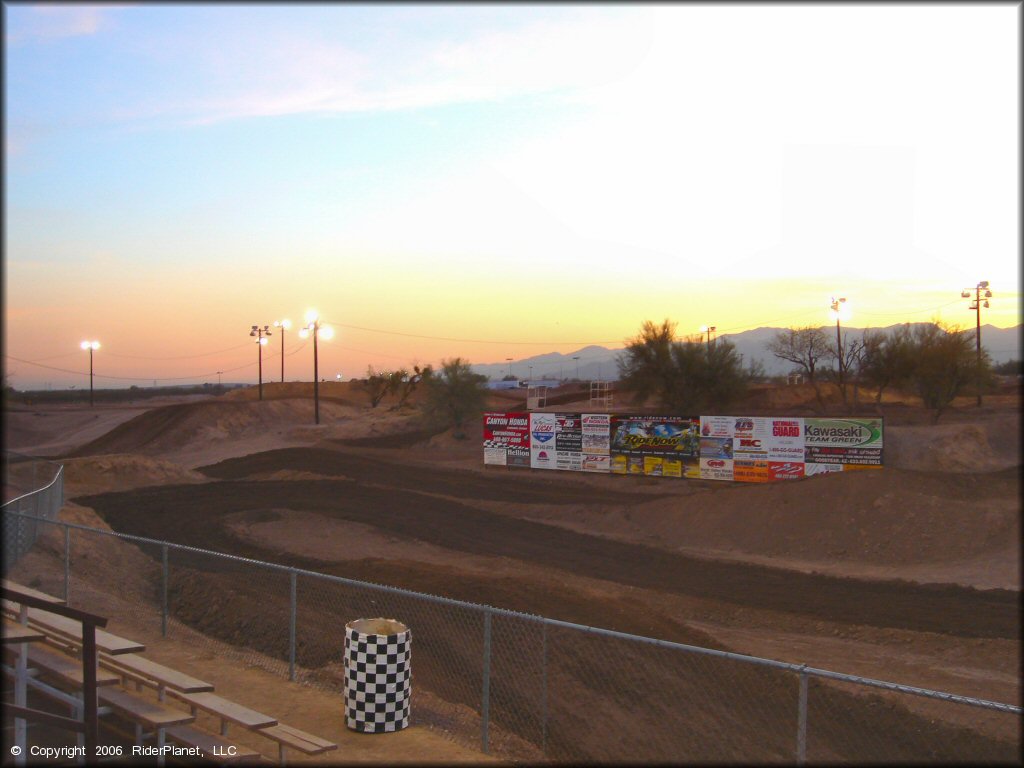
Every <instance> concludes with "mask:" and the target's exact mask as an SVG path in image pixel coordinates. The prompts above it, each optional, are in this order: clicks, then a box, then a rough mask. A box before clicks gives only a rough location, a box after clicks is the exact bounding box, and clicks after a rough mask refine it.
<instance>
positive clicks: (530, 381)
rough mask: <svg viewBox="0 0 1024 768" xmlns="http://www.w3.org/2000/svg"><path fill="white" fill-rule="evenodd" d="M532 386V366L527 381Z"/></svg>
mask: <svg viewBox="0 0 1024 768" xmlns="http://www.w3.org/2000/svg"><path fill="white" fill-rule="evenodd" d="M527 381H528V382H529V383H530V384H533V366H532V365H531V366H530V378H528V379H527Z"/></svg>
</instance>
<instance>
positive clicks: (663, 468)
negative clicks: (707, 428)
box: [609, 416, 700, 477]
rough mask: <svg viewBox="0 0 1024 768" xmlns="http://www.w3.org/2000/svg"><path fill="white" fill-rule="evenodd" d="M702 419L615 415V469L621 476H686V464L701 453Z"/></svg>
mask: <svg viewBox="0 0 1024 768" xmlns="http://www.w3.org/2000/svg"><path fill="white" fill-rule="evenodd" d="M699 433H700V419H697V418H688V417H683V416H615V417H613V418H612V422H611V434H612V437H611V445H610V446H609V449H610V452H611V469H612V472H617V473H620V474H648V475H663V476H666V475H667V476H670V477H682V476H683V462H684V461H685V460H687V459H690V460H694V459H696V458H697V456H699V450H700V442H699V441H700V436H699Z"/></svg>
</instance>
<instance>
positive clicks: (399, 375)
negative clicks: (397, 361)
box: [391, 365, 433, 410]
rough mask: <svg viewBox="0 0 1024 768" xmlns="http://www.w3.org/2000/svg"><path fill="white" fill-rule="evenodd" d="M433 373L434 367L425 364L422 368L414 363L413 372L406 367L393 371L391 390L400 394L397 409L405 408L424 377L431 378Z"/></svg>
mask: <svg viewBox="0 0 1024 768" xmlns="http://www.w3.org/2000/svg"><path fill="white" fill-rule="evenodd" d="M432 373H433V368H431V366H430V365H425V366H423V367H422V368H421V367H420V366H419V365H413V367H412V373H410V372H409V370H408V369H406V368H399V369H398V370H397V371H392V373H391V380H392V381H391V391H392V392H394V393H395V394H397V395H398V404H397V405H395V409H396V410H397V409H401V408H404V407H405V404H406V402H407V401H408V400H409V397H410V395H412V393H413V392H415V391H416V388H417V387H418V386H419V385H420V384H421V383H422V382H423V381H424V379H429V378H430V376H431V374H432Z"/></svg>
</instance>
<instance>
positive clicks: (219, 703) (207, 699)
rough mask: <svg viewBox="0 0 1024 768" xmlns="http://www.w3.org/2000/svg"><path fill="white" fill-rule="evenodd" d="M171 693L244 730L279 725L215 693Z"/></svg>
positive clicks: (271, 718)
mask: <svg viewBox="0 0 1024 768" xmlns="http://www.w3.org/2000/svg"><path fill="white" fill-rule="evenodd" d="M169 693H170V694H171V695H172V696H174V697H175V698H177V699H180V700H181V701H184V702H185V703H186V704H188V705H189V706H192V707H196V708H197V709H201V710H203V711H204V712H209V713H210V714H213V715H216V716H217V717H219V718H221V720H227V721H228V722H231V723H235V724H237V725H241V726H243V727H244V728H251V729H253V730H258V729H260V728H267V727H268V726H271V725H277V720H276V719H275V718H273V717H271V716H270V715H264V714H263V713H262V712H256V711H255V710H252V709H249V708H248V707H243V706H242V705H241V704H238V703H237V702H234V701H228V700H227V699H225V698H224V697H222V696H218V695H217V694H215V693H178V692H177V691H169Z"/></svg>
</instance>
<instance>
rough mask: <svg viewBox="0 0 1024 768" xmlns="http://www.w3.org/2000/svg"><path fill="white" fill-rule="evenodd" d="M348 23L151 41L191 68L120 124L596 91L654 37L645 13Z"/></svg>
mask: <svg viewBox="0 0 1024 768" xmlns="http://www.w3.org/2000/svg"><path fill="white" fill-rule="evenodd" d="M412 13H413V12H412V11H410V14H412ZM346 18H347V17H344V16H338V17H337V22H338V25H339V30H340V32H339V33H338V34H332V33H331V32H332V31H333V30H331V29H327V28H325V29H321V30H316V31H314V32H312V33H311V32H309V31H308V30H302V29H299V28H288V27H287V26H285V25H280V26H277V27H273V26H271V25H266V24H263V23H257V22H253V23H251V24H249V25H247V26H236V27H234V28H233V29H232V30H231V31H230V33H228V32H227V29H226V28H224V27H222V24H224V23H226V22H225V21H222V20H220V19H216V18H215V19H213V20H212V21H211V20H210V19H207V22H208V24H207V26H206V27H205V28H204V30H203V32H202V33H201V34H197V35H195V36H192V37H191V38H185V36H182V37H179V38H177V39H176V40H174V41H171V40H170V39H167V40H163V41H162V42H161V41H150V44H147V45H146V55H147V56H149V57H150V59H151V60H152V61H153V62H154V63H156V64H157V65H158V66H160V67H161V68H162V67H180V64H181V62H182V61H187V62H190V63H191V68H190V69H188V70H180V69H179V79H178V80H177V81H176V82H174V83H169V84H168V85H167V86H166V88H164V89H161V92H159V93H154V94H151V96H150V97H147V98H146V99H145V100H142V101H137V102H135V103H134V104H132V105H130V106H128V107H127V108H126V109H125V110H124V112H122V114H121V117H134V118H142V119H146V118H156V117H160V118H168V117H178V118H179V119H182V120H184V121H185V122H186V123H189V124H210V123H217V122H222V121H227V120H233V119H242V118H249V117H263V116H276V115H290V114H302V113H320V114H325V113H344V112H377V111H393V110H401V109H415V108H424V107H433V106H443V105H449V104H455V103H464V102H475V101H495V100H501V99H505V98H513V97H519V96H525V95H533V94H541V93H551V92H557V91H563V90H567V89H575V88H583V87H591V86H596V85H600V84H603V83H605V82H608V81H610V80H614V79H615V78H618V77H621V76H622V75H623V74H625V73H628V72H629V71H631V69H632V68H633V66H634V65H635V62H636V61H637V60H638V59H640V58H642V56H643V55H644V53H645V44H646V42H645V41H646V40H648V39H649V38H650V36H651V30H650V22H649V19H648V17H647V15H645V14H638V13H632V14H630V15H629V16H627V17H625V18H622V17H621V16H619V15H616V14H601V15H592V14H591V15H587V16H581V15H580V14H570V15H568V16H565V17H562V18H557V19H543V20H534V19H533V17H527V16H525V15H524V16H523V18H524V19H529V21H526V22H523V21H517V20H516V18H515V17H513V19H512V21H514V22H516V23H510V22H509V20H508V19H506V20H504V21H503V22H501V23H499V22H498V21H491V22H490V23H489V25H488V24H486V23H485V24H482V25H478V27H477V28H475V29H472V30H466V29H459V30H457V31H452V30H445V32H444V33H441V34H436V33H435V34H429V33H426V32H424V33H422V34H416V32H417V30H415V29H414V28H413V27H414V25H413V24H412V23H411V22H412V20H413V18H414V17H413V16H412V15H410V16H407V17H403V20H404V24H405V26H404V27H403V26H401V25H397V24H396V25H394V26H392V27H390V28H388V29H387V31H385V32H379V31H375V32H374V33H372V34H367V35H365V36H362V37H361V36H360V35H359V34H358V33H357V32H356V31H355V30H354V28H350V27H346V26H345V22H344V20H345V19H346ZM429 18H430V17H429V16H427V17H425V19H426V21H424V25H425V26H429V24H428V22H429ZM213 38H216V44H215V45H211V41H212V39H213ZM172 42H173V44H172ZM153 43H156V44H153ZM172 51H173V56H174V58H173V60H172V59H171V58H170V56H171V52H172ZM195 94H199V95H198V96H197V95H195Z"/></svg>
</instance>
